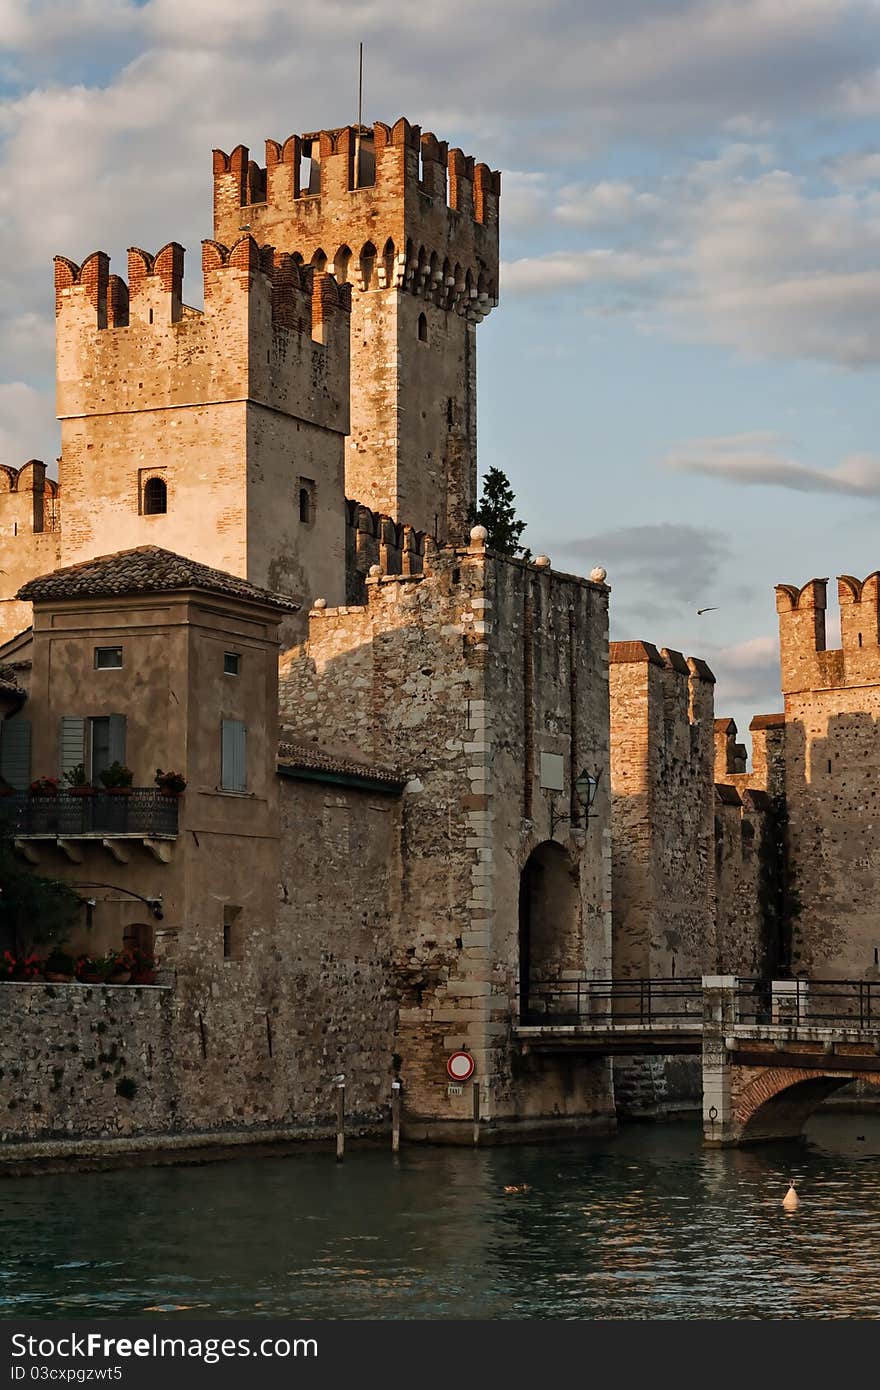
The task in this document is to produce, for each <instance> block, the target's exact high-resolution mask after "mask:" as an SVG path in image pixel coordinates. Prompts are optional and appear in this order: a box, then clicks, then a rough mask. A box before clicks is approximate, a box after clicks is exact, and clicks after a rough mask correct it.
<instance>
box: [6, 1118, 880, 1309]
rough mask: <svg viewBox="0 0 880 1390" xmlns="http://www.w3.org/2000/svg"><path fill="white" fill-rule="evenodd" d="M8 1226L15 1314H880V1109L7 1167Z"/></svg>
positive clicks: (10, 1303)
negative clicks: (602, 1135) (787, 1132)
mask: <svg viewBox="0 0 880 1390" xmlns="http://www.w3.org/2000/svg"><path fill="white" fill-rule="evenodd" d="M859 1136H864V1137H863V1138H860V1137H859ZM789 1174H792V1175H794V1177H795V1178H796V1180H797V1182H798V1186H799V1189H800V1196H801V1206H800V1208H799V1209H798V1211H797V1212H796V1213H794V1214H793V1215H788V1214H787V1213H785V1212H784V1211H783V1209H782V1206H781V1200H782V1197H783V1196H784V1194H785V1191H786V1188H787V1186H788V1177H789ZM505 1187H525V1188H527V1190H526V1191H523V1192H514V1193H506V1192H505V1191H504V1189H505ZM0 1231H2V1237H0V1316H4V1317H14V1316H20V1317H42V1318H52V1317H68V1318H69V1317H83V1318H85V1317H93V1316H99V1315H103V1316H128V1317H132V1316H148V1317H153V1316H155V1313H156V1311H157V1310H161V1311H162V1312H163V1313H165V1314H166V1315H167V1316H168V1318H169V1319H172V1320H173V1318H174V1316H175V1313H176V1312H179V1313H180V1315H181V1316H184V1317H186V1316H188V1317H196V1318H202V1317H210V1318H214V1317H217V1318H220V1317H294V1318H308V1317H315V1318H451V1317H456V1318H460V1317H483V1318H485V1317H490V1318H529V1317H533V1318H534V1317H541V1318H544V1317H553V1318H611V1317H616V1318H620V1317H623V1318H718V1317H721V1318H798V1317H799V1318H803V1317H823V1318H838V1317H860V1318H876V1317H878V1316H880V1117H868V1116H863V1115H840V1114H832V1113H827V1114H823V1115H820V1116H817V1117H815V1118H814V1119H813V1120H812V1121H811V1122H810V1125H809V1127H808V1137H807V1139H806V1141H805V1142H804V1143H802V1144H784V1145H772V1146H767V1147H763V1148H758V1149H752V1150H748V1149H742V1150H726V1151H718V1150H714V1151H711V1152H710V1151H706V1150H704V1149H702V1148H701V1147H700V1135H699V1131H698V1129H697V1127H696V1126H695V1125H691V1124H675V1125H663V1126H661V1125H629V1126H626V1127H624V1128H622V1129H621V1130H620V1132H619V1133H618V1135H617V1136H616V1137H614V1138H609V1139H596V1140H581V1141H579V1142H566V1143H565V1144H557V1145H546V1144H544V1145H529V1146H522V1147H519V1146H518V1147H515V1148H514V1147H509V1148H507V1147H506V1148H497V1149H482V1150H476V1151H474V1150H467V1149H465V1150H463V1149H436V1148H434V1149H429V1148H421V1147H419V1148H408V1149H405V1150H404V1151H403V1153H402V1154H401V1156H400V1158H399V1159H398V1160H395V1159H394V1158H393V1157H392V1155H391V1153H390V1152H386V1151H384V1150H378V1149H363V1150H357V1149H353V1150H351V1151H350V1152H349V1153H348V1154H347V1155H346V1160H345V1163H344V1164H343V1165H342V1166H339V1167H338V1166H337V1165H336V1163H335V1162H334V1159H333V1156H332V1154H330V1153H328V1152H323V1151H322V1152H320V1153H318V1152H312V1151H308V1150H306V1151H299V1152H297V1153H294V1154H291V1155H290V1156H286V1157H272V1158H237V1159H234V1160H230V1161H224V1162H218V1163H211V1164H205V1165H200V1166H197V1167H162V1168H139V1169H127V1170H120V1171H115V1172H104V1173H70V1174H61V1175H57V1174H53V1175H45V1176H40V1177H34V1178H8V1177H7V1178H2V1179H0Z"/></svg>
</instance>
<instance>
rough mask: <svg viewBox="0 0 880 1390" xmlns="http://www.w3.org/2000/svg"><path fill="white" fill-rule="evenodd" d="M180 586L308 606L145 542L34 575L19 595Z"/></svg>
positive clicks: (67, 595)
mask: <svg viewBox="0 0 880 1390" xmlns="http://www.w3.org/2000/svg"><path fill="white" fill-rule="evenodd" d="M179 589H201V590H202V591H203V592H205V593H209V594H222V595H223V596H224V597H227V598H239V599H244V600H248V599H249V600H251V601H253V602H256V603H267V604H271V605H272V606H273V607H275V608H284V609H287V610H288V611H289V612H297V611H298V610H299V608H300V607H301V606H302V605H301V604H299V603H294V601H293V600H292V599H290V598H287V597H286V596H285V595H283V594H273V593H271V592H270V591H269V590H268V589H260V588H258V587H257V585H256V584H250V583H249V582H248V581H247V580H246V579H239V578H238V577H237V576H236V575H234V574H226V573H225V571H223V570H215V569H212V568H211V567H210V566H209V565H202V564H200V563H199V562H198V561H197V560H189V559H187V558H186V557H185V556H183V555H176V554H175V553H174V551H171V550H162V549H161V548H160V547H159V546H157V545H140V546H138V547H137V548H136V549H134V550H119V551H117V552H116V553H115V554H113V555H100V556H98V557H97V558H96V559H94V560H85V561H83V562H82V563H81V564H78V565H68V566H67V567H66V568H65V569H59V570H54V571H53V572H52V573H51V574H46V575H43V576H42V577H41V578H39V579H31V580H29V581H28V583H27V584H25V585H23V586H22V588H20V589H19V591H18V594H17V597H18V598H20V599H30V600H32V602H34V603H44V602H48V601H51V600H53V599H75V598H114V597H117V596H120V597H121V596H123V595H126V594H155V593H171V592H173V591H175V590H179Z"/></svg>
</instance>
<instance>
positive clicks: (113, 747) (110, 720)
mask: <svg viewBox="0 0 880 1390" xmlns="http://www.w3.org/2000/svg"><path fill="white" fill-rule="evenodd" d="M87 735H88V737H87ZM124 762H125V715H124V714H107V715H102V716H97V717H96V718H94V719H86V718H84V716H83V715H80V714H65V715H63V716H62V719H61V752H60V757H59V760H58V766H59V770H60V773H61V776H62V777H63V776H64V774H65V772H69V771H70V770H71V769H72V768H75V767H78V766H79V764H80V763H82V764H83V766H84V767H85V772H86V776H87V777H89V778H90V779H91V781H92V782H94V783H96V784H97V781H98V778H99V776H100V774H101V773H102V772H103V771H104V769H105V768H108V767H109V766H110V764H111V763H124Z"/></svg>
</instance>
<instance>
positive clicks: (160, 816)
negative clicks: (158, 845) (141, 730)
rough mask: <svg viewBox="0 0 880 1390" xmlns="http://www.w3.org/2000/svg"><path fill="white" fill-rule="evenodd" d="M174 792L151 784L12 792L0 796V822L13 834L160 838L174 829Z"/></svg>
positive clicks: (28, 836) (17, 836) (21, 836)
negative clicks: (79, 790)
mask: <svg viewBox="0 0 880 1390" xmlns="http://www.w3.org/2000/svg"><path fill="white" fill-rule="evenodd" d="M177 813H178V804H177V798H176V797H174V796H165V795H164V794H163V793H162V792H160V791H158V790H157V789H156V788H155V787H128V788H126V789H125V790H124V791H115V792H110V791H96V792H90V793H88V794H87V795H80V794H77V793H75V792H71V791H67V790H65V791H61V790H59V791H58V792H57V793H56V794H55V795H50V796H44V795H35V794H34V793H32V792H13V793H12V795H11V796H0V827H2V829H3V830H4V831H5V832H6V833H7V834H9V835H12V836H13V837H14V838H15V839H17V840H23V839H41V840H42V839H63V840H77V839H88V838H91V837H93V836H94V837H96V838H105V837H108V838H111V839H116V838H118V837H120V836H129V837H131V838H139V839H145V838H148V839H157V838H158V839H164V838H170V837H173V836H175V835H176V834H177Z"/></svg>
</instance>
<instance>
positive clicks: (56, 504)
mask: <svg viewBox="0 0 880 1390" xmlns="http://www.w3.org/2000/svg"><path fill="white" fill-rule="evenodd" d="M60 529H61V489H60V485H59V484H58V483H57V482H56V481H55V480H54V478H49V477H47V476H46V465H45V463H43V461H42V460H41V459H28V461H27V463H24V464H22V466H21V468H11V467H8V466H6V465H0V535H2V536H4V537H15V536H33V535H37V534H40V533H41V532H44V531H59V530H60Z"/></svg>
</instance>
